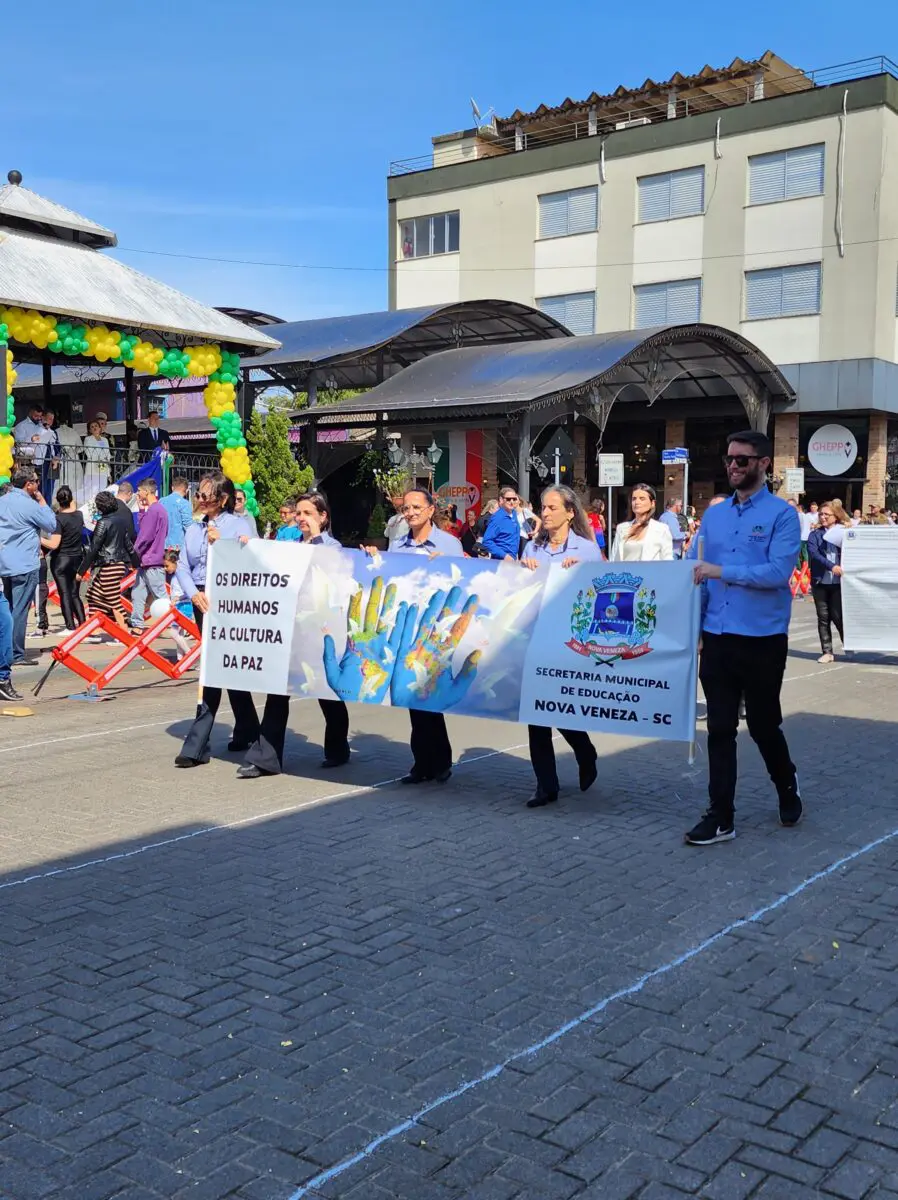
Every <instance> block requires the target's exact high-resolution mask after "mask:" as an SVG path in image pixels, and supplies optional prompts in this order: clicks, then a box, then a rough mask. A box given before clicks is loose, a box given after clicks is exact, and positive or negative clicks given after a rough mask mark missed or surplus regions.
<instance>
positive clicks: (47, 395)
mask: <svg viewBox="0 0 898 1200" xmlns="http://www.w3.org/2000/svg"><path fill="white" fill-rule="evenodd" d="M41 375H42V377H43V385H44V386H43V389H42V391H43V401H44V408H52V407H53V360H52V359H51V357H50V354H49V352H48V351H46V350H45V351H44V353H43V355H42V357H41ZM3 399H4V401H5V400H6V396H5V395H4V397H3Z"/></svg>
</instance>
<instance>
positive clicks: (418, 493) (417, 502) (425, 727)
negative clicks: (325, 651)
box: [362, 488, 464, 784]
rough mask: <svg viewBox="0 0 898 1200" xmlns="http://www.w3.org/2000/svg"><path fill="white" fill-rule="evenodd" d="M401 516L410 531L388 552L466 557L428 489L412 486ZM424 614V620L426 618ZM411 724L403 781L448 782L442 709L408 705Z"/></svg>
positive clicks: (368, 549) (449, 763)
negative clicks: (439, 519) (439, 518)
mask: <svg viewBox="0 0 898 1200" xmlns="http://www.w3.org/2000/svg"><path fill="white" fill-rule="evenodd" d="M400 511H401V512H402V515H403V516H404V517H405V519H406V521H407V522H408V533H406V534H404V535H403V536H402V537H399V538H396V540H395V541H394V542H392V543H391V546H390V549H389V550H388V551H387V553H388V554H422V555H427V556H428V557H429V558H434V557H435V556H436V555H439V554H445V555H447V556H450V557H453V558H463V557H464V551H463V550H462V547H461V542H460V541H459V540H458V538H457V537H455V535H454V534H451V533H445V532H444V531H443V530H442V529H439V528H437V526H436V525H435V524H434V515H435V512H436V509H435V506H434V501H433V496H431V494H430V492H428V491H427V490H426V489H425V488H410V489H409V490H408V491H407V492H406V493H405V496H404V497H403V499H402V508H401V510H400ZM362 549H363V550H365V551H366V552H367V553H368V554H370V555H371V556H372V557H373V556H374V555H376V554H379V553H380V551H379V550H376V549H375V548H374V547H373V546H362ZM426 617H427V613H425V615H424V618H422V620H426ZM408 715H409V720H410V721H411V725H412V736H411V750H412V759H413V762H412V768H411V770H410V771H409V772H408V774H407V775H403V777H402V779H401V780H400V782H401V783H404V784H417V783H427V782H429V781H433V782H435V783H445V782H446V781H447V780H448V779H449V778H450V777H451V775H452V746H451V744H450V742H449V734H448V733H447V731H446V718H445V717H444V716H443V714H442V713H441V712H429V711H425V710H423V709H417V708H409V712H408Z"/></svg>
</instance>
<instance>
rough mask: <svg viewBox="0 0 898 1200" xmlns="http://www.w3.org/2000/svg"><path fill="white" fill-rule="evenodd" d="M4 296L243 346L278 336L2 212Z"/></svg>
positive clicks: (264, 346)
mask: <svg viewBox="0 0 898 1200" xmlns="http://www.w3.org/2000/svg"><path fill="white" fill-rule="evenodd" d="M17 190H18V189H17ZM0 304H9V305H19V306H21V307H22V308H36V309H39V310H40V311H42V312H49V313H56V314H58V315H59V316H64V317H77V318H78V319H79V320H82V321H92V322H108V323H109V324H110V325H112V326H113V327H114V328H117V329H126V330H130V331H133V332H139V333H141V334H143V335H144V336H146V337H150V338H151V337H152V335H153V334H158V333H167V334H173V335H175V336H177V337H181V338H186V339H190V338H197V339H200V340H202V341H215V342H219V343H222V344H224V345H225V346H227V347H232V348H234V349H236V350H239V351H242V352H243V353H251V352H252V350H253V349H261V350H273V349H275V348H276V347H277V346H278V344H279V343H278V342H277V341H276V340H275V339H274V338H271V337H269V336H268V335H267V334H265V333H262V332H261V330H259V329H254V328H251V327H250V326H249V325H242V324H241V323H240V322H239V321H235V320H233V318H231V317H228V316H226V315H225V314H224V313H221V312H219V311H218V310H217V309H215V308H210V307H208V306H207V305H205V304H201V303H200V302H199V301H198V300H191V299H190V297H189V296H185V295H184V293H183V292H179V291H176V290H175V289H174V288H172V287H169V286H168V284H165V283H160V282H158V280H155V279H151V278H150V277H149V276H148V275H142V274H141V273H140V272H139V271H135V270H134V269H133V267H128V266H126V265H125V264H124V263H121V262H118V261H117V260H116V259H114V258H110V257H109V256H108V255H106V254H101V253H99V252H98V251H97V250H92V249H90V248H89V247H87V246H81V245H77V244H74V243H71V242H64V241H60V240H59V239H58V238H54V237H42V236H38V235H36V234H33V233H25V232H21V231H19V230H13V229H10V228H5V227H4V226H3V221H2V217H0ZM14 353H15V351H14Z"/></svg>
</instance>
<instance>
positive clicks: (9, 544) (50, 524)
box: [0, 487, 56, 575]
mask: <svg viewBox="0 0 898 1200" xmlns="http://www.w3.org/2000/svg"><path fill="white" fill-rule="evenodd" d="M55 532H56V514H55V513H54V512H53V509H52V508H50V507H49V505H46V504H38V502H37V500H34V499H32V497H31V496H29V494H28V493H27V492H26V491H25V489H24V488H17V487H14V488H10V490H9V491H8V492H7V493H6V495H5V496H0V575H27V574H28V572H29V571H36V570H37V569H38V566H39V565H40V535H41V534H42V533H47V534H50V533H55Z"/></svg>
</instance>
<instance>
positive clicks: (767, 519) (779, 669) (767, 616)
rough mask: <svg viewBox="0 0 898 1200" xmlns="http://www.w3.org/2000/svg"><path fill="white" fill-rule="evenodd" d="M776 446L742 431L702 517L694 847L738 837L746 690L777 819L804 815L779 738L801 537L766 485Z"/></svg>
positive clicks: (689, 837)
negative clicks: (701, 809)
mask: <svg viewBox="0 0 898 1200" xmlns="http://www.w3.org/2000/svg"><path fill="white" fill-rule="evenodd" d="M772 458H773V446H772V445H771V442H770V439H769V438H768V437H767V436H766V435H765V434H763V433H757V432H755V431H754V430H747V431H746V432H745V433H736V434H733V436H732V437H731V438H730V439H729V446H728V448H727V453H726V455H724V465H725V466H726V471H727V478H728V479H729V482H730V485H731V486H732V487H733V488H734V493H733V495H732V497H730V498H729V499H728V500H727V502H726V503H724V504H717V505H715V506H714V507H713V508H709V509H708V510H707V511H706V513H705V515H704V518H703V520H702V539H703V551H704V558H703V561H702V562H699V563H697V564H696V566H695V569H694V574H695V582H696V584H698V585H703V584H704V585H705V586H706V589H707V598H708V603H707V610H706V611H705V613H704V616H703V621H702V656H701V665H700V669H699V677H700V678H701V681H702V688H703V689H704V693H705V699H706V701H707V705H708V795H709V797H710V801H711V803H710V807H709V808H708V811H707V812H706V813H705V815H704V816H703V817H702V819H701V820H700V821H699V823H698V824H697V825H696V826H695V827H694V828H693V829H690V830H689V832H688V833H687V834H686V841H687V842H688V843H689V844H690V845H693V846H711V845H714V844H715V843H716V842H725V841H729V840H730V839H731V838H734V837H735V836H736V830H735V825H734V812H735V799H736V736H737V732H738V728H739V704H740V700H741V698H742V697H743V696H744V697H745V714H746V720H747V722H748V731H749V733H750V734H751V736H752V738H753V739H754V741H755V744H756V745H757V747H758V749H759V750H760V752H761V756H762V758H763V759H764V764H765V766H766V767H767V771H768V773H769V775H770V778H771V780H772V781H773V785H774V787H775V788H776V791H777V796H778V797H779V817H780V823H781V824H782V825H786V826H793V825H797V824H798V822H799V821H800V820H801V812H802V806H801V795H800V792H799V788H798V778H797V776H796V773H795V766H794V764H793V763H792V759H791V757H790V755H789V747H788V745H787V744H786V739H785V737H784V736H783V731H782V723H783V714H782V710H781V708H780V689H781V687H782V682H783V673H784V671H785V668H786V655H787V653H788V630H789V618H790V616H791V614H792V593H791V591H790V589H789V580H790V578H791V576H792V571H793V569H794V567H795V560H796V557H797V555H798V551H799V547H800V544H801V527H800V524H799V521H798V514H797V513H796V511H795V509H794V508H790V507H789V505H788V504H787V503H786V502H785V500H780V499H779V498H778V497H777V496H774V495H773V493H772V492H769V491H768V490H767V472H768V470H769V468H770V463H771V460H772Z"/></svg>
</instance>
